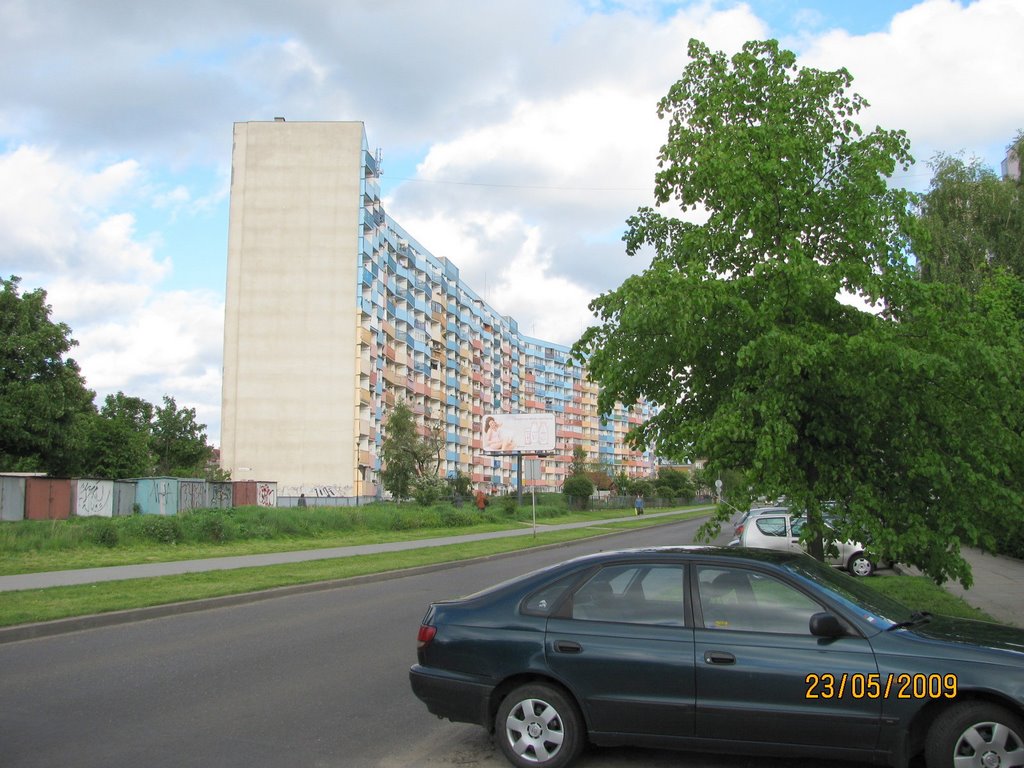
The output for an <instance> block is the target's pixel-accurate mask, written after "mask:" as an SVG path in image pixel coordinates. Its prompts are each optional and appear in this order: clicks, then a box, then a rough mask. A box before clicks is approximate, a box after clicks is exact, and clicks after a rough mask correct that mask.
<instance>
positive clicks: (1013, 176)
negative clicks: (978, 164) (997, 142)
mask: <svg viewBox="0 0 1024 768" xmlns="http://www.w3.org/2000/svg"><path fill="white" fill-rule="evenodd" d="M1020 148H1021V145H1020V143H1018V144H1017V145H1015V146H1013V147H1010V148H1009V149H1008V150H1006V157H1005V158H1003V162H1002V163H1001V164H1000V169H1001V170H1002V172H1003V178H1004V179H1009V180H1011V181H1020Z"/></svg>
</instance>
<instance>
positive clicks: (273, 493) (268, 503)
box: [256, 483, 277, 507]
mask: <svg viewBox="0 0 1024 768" xmlns="http://www.w3.org/2000/svg"><path fill="white" fill-rule="evenodd" d="M256 505H257V506H259V507H276V506H277V485H276V484H274V483H256Z"/></svg>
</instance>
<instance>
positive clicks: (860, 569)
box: [848, 552, 875, 576]
mask: <svg viewBox="0 0 1024 768" xmlns="http://www.w3.org/2000/svg"><path fill="white" fill-rule="evenodd" d="M848 570H849V571H850V573H852V574H853V575H854V576H870V575H871V574H872V573H874V572H875V564H874V563H872V562H871V561H870V560H868V558H867V555H865V554H864V553H863V552H858V553H857V554H855V555H854V556H853V557H851V558H850V563H849V565H848Z"/></svg>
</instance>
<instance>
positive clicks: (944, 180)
mask: <svg viewBox="0 0 1024 768" xmlns="http://www.w3.org/2000/svg"><path fill="white" fill-rule="evenodd" d="M1021 144H1022V137H1021V135H1018V137H1017V139H1016V141H1015V143H1014V146H1017V147H1018V148H1020V147H1021ZM931 168H932V172H933V176H932V181H931V185H930V187H929V190H928V192H927V193H925V194H924V195H923V196H922V198H921V202H920V210H919V216H920V222H921V227H920V228H919V231H918V233H917V236H916V237H915V238H914V253H915V255H916V256H917V258H918V261H919V263H920V267H921V276H922V278H923V279H924V280H926V281H929V282H945V283H952V284H956V285H962V286H964V287H966V288H968V289H969V290H976V289H977V288H978V286H979V284H980V283H981V282H982V281H983V280H984V279H985V278H986V277H988V276H990V275H991V274H993V273H994V272H995V271H998V270H1008V271H1010V272H1012V273H1013V274H1015V275H1017V276H1018V277H1022V278H1024V186H1022V185H1021V183H1020V182H1019V181H1011V180H1004V179H1000V178H999V177H998V176H997V175H996V173H995V172H994V171H993V170H991V169H990V168H988V167H986V166H985V165H983V164H982V162H981V161H980V160H978V159H977V158H975V159H972V160H970V161H964V160H963V159H962V158H960V157H956V156H951V155H944V154H940V155H937V156H936V157H935V158H934V159H933V160H932V162H931Z"/></svg>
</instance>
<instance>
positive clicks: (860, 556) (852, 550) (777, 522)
mask: <svg viewBox="0 0 1024 768" xmlns="http://www.w3.org/2000/svg"><path fill="white" fill-rule="evenodd" d="M806 524H807V518H805V517H798V516H793V515H791V514H789V512H788V511H786V512H782V513H779V512H769V513H766V514H762V515H760V516H758V517H757V518H756V519H754V520H751V521H750V523H749V525H747V526H746V527H745V528H744V529H743V531H742V532H741V533H740V535H739V537H738V538H737V539H735V540H734V541H732V542H730V544H731V545H733V546H739V547H761V548H764V549H783V550H794V551H798V552H802V551H804V545H803V544H802V543H801V541H800V534H801V533H802V532H803V529H804V526H805V525H806ZM825 527H826V529H828V530H831V528H829V526H828V522H827V521H826V524H825ZM832 545H833V546H834V548H835V554H833V555H829V554H827V553H826V559H827V560H828V561H829V562H830V563H831V564H832V565H835V566H838V567H839V568H844V569H846V570H847V571H849V572H850V573H852V574H853V575H854V576H870V575H871V574H872V573H874V572H875V565H876V564H875V563H874V561H872V560H871V558H870V557H868V555H867V553H866V552H865V551H864V550H865V548H864V545H863V544H861V543H859V542H856V541H840V540H839V539H838V538H837V539H835V540H834V541H833V542H832ZM881 565H885V563H881Z"/></svg>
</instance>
